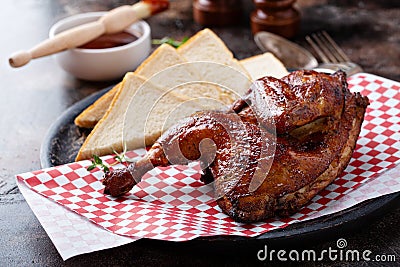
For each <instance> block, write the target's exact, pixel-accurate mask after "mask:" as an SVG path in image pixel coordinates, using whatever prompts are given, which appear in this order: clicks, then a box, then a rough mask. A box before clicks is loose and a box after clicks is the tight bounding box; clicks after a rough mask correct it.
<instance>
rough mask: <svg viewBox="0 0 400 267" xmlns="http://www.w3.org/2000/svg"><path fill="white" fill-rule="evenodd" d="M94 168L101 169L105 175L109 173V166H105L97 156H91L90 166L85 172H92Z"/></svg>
mask: <svg viewBox="0 0 400 267" xmlns="http://www.w3.org/2000/svg"><path fill="white" fill-rule="evenodd" d="M96 167H98V168H100V169H103V171H104V172H105V173H106V172H109V171H110V168H109V166H107V163H104V162H103V160H102V159H101V158H100V157H99V156H97V155H93V159H92V165H90V166H89V167H88V168H87V170H88V171H92V170H93V169H94V168H96Z"/></svg>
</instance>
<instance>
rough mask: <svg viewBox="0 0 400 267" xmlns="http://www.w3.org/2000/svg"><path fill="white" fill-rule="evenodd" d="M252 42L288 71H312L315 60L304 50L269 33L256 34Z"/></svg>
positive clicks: (315, 64) (316, 62)
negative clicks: (274, 57) (269, 53)
mask: <svg viewBox="0 0 400 267" xmlns="http://www.w3.org/2000/svg"><path fill="white" fill-rule="evenodd" d="M254 41H255V42H256V44H257V46H258V47H259V48H260V49H261V50H262V51H263V52H272V53H273V54H274V55H275V56H276V57H278V58H279V59H280V60H281V61H282V63H283V64H284V65H285V67H286V68H288V69H313V68H316V67H317V66H318V61H317V59H316V58H315V57H314V56H313V55H312V54H311V53H310V52H308V51H307V50H306V49H305V48H303V47H301V46H299V45H298V44H296V43H293V42H291V41H289V40H287V39H285V38H283V37H280V36H278V35H276V34H273V33H270V32H258V33H257V34H256V35H255V36H254Z"/></svg>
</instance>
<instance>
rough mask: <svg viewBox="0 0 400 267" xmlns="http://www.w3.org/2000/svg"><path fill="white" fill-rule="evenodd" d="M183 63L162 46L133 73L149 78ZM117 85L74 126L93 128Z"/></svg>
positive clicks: (170, 47)
mask: <svg viewBox="0 0 400 267" xmlns="http://www.w3.org/2000/svg"><path fill="white" fill-rule="evenodd" d="M184 62H185V61H184V60H183V59H182V58H181V57H180V56H179V55H178V54H177V53H176V51H175V48H173V47H172V46H170V45H167V44H163V45H161V46H160V47H158V48H157V49H156V50H155V51H154V52H153V53H152V54H151V55H150V56H149V57H148V58H147V59H146V60H145V61H143V62H142V64H141V65H140V66H139V67H138V68H137V69H136V71H135V73H137V74H139V75H141V76H144V77H146V78H149V77H151V76H152V75H154V74H155V73H157V72H159V71H161V70H163V69H165V68H168V67H170V66H173V65H176V64H181V63H184ZM119 85H120V84H118V85H116V86H115V87H114V88H113V89H111V90H110V91H108V92H107V93H106V94H104V95H103V96H102V97H100V98H99V99H98V100H97V101H96V102H94V103H93V104H92V105H90V106H89V107H88V108H86V109H85V110H84V111H83V112H82V113H81V114H79V115H78V117H76V119H75V124H76V125H77V126H80V127H84V128H93V127H94V126H95V125H96V123H97V122H98V121H99V120H100V119H101V118H102V117H103V116H104V114H105V113H106V111H107V109H108V107H109V106H110V104H111V101H112V99H113V97H114V96H115V94H116V92H117V91H118V87H119Z"/></svg>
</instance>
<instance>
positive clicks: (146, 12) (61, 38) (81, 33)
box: [8, 0, 169, 68]
mask: <svg viewBox="0 0 400 267" xmlns="http://www.w3.org/2000/svg"><path fill="white" fill-rule="evenodd" d="M168 7H169V1H168V0H142V1H140V2H138V3H136V4H134V5H132V6H129V5H125V6H120V7H117V8H115V9H113V10H111V11H109V12H107V14H105V15H103V16H102V17H101V18H100V19H99V20H97V21H94V22H90V23H86V24H82V25H79V26H77V27H74V28H71V29H69V30H66V31H64V32H61V33H60V34H57V36H55V37H54V38H51V39H47V40H45V41H43V42H42V43H40V44H38V45H37V46H35V47H33V48H32V49H30V50H29V51H19V52H16V53H14V54H13V55H11V57H10V58H9V60H8V61H9V63H10V65H11V66H12V67H15V68H17V67H21V66H23V65H25V64H27V63H28V62H29V61H30V60H31V59H34V58H39V57H43V56H48V55H51V54H55V53H58V52H61V51H64V50H67V49H71V48H75V47H78V46H81V45H83V44H86V43H88V42H90V41H92V40H94V39H96V38H97V37H99V36H101V35H103V34H112V33H118V32H122V31H123V30H124V29H126V28H127V27H128V26H129V25H131V24H132V23H134V22H135V21H138V20H140V19H144V18H147V17H149V16H151V15H154V14H157V13H159V12H162V11H164V10H166V9H168Z"/></svg>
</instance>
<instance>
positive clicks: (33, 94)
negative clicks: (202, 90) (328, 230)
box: [0, 0, 400, 266]
mask: <svg viewBox="0 0 400 267" xmlns="http://www.w3.org/2000/svg"><path fill="white" fill-rule="evenodd" d="M132 2H134V1H122V0H121V1H116V0H108V1H106V0H98V1H92V0H79V1H78V0H68V1H67V0H43V1H35V0H26V1H11V0H4V1H2V3H1V5H2V7H1V9H0V10H1V11H0V14H1V15H0V21H1V23H0V25H1V26H0V27H1V30H2V35H1V37H0V38H1V39H0V40H1V41H2V42H1V43H2V49H1V50H0V55H1V59H2V60H1V62H0V71H1V74H2V75H1V86H2V88H1V92H2V97H1V98H0V113H1V114H2V115H1V117H0V121H1V123H0V125H1V126H0V151H1V153H0V162H1V163H2V166H1V167H0V231H1V233H2V234H1V241H2V242H1V243H0V265H1V266H30V265H36V266H60V265H65V266H86V265H87V266H91V265H93V266H125V265H139V266H165V265H167V266H175V265H183V266H187V265H195V266H197V265H199V266H208V265H222V266H225V265H230V266H231V265H232V266H247V265H248V266H253V265H257V264H269V262H263V263H260V262H257V258H256V254H257V252H258V251H259V250H260V249H262V248H263V246H264V245H266V244H267V242H260V243H257V244H246V243H245V244H238V243H232V244H228V245H227V244H225V245H219V244H206V245H204V244H201V243H196V242H179V243H168V242H161V241H154V240H142V241H138V242H135V243H133V244H129V245H125V246H122V247H119V248H114V249H109V250H106V251H99V252H95V253H91V254H87V255H81V256H77V257H74V258H72V259H70V260H67V261H66V262H63V261H62V259H61V257H60V256H59V254H58V253H57V251H56V249H55V247H54V246H53V244H52V243H51V241H50V239H49V238H48V236H47V234H46V233H45V231H44V230H43V228H42V227H41V225H40V223H39V222H38V220H37V219H36V217H35V216H34V214H33V213H32V211H31V210H30V208H29V206H28V205H27V204H26V202H25V201H24V199H23V197H22V195H21V194H20V192H19V190H18V188H17V187H16V185H15V180H14V175H15V174H17V173H22V172H26V171H31V170H36V169H39V168H40V162H39V149H40V145H41V143H42V140H43V138H44V136H45V133H46V131H47V129H48V127H49V126H50V125H51V124H52V123H53V122H54V121H55V120H56V118H57V117H58V116H59V115H60V114H61V113H62V112H63V111H64V110H65V109H66V108H67V107H69V106H70V105H72V104H73V103H75V102H76V101H78V100H80V99H82V98H84V97H86V96H88V95H89V94H91V93H93V92H96V91H98V90H100V89H101V88H104V87H106V86H109V85H111V84H113V83H115V81H114V82H104V83H91V82H85V81H81V80H76V79H74V78H73V77H71V76H69V75H68V74H66V73H65V72H63V71H62V70H61V69H60V68H59V67H58V66H56V65H55V62H54V61H53V60H52V58H50V57H46V58H43V59H38V60H35V62H32V63H30V64H29V65H28V66H26V67H23V68H21V69H11V68H10V67H9V66H8V63H7V60H6V59H7V58H8V56H9V55H10V54H11V53H12V52H14V51H16V50H19V49H26V48H29V47H31V46H33V45H35V44H36V43H38V42H40V41H41V40H43V39H45V38H46V37H47V32H48V29H49V28H50V26H51V25H52V24H53V23H54V22H56V21H57V20H59V19H60V18H62V17H65V16H68V15H72V14H76V13H80V12H86V11H99V10H108V9H111V8H113V7H116V6H119V5H122V4H132ZM243 3H244V7H245V8H244V16H243V23H242V24H241V25H240V26H235V27H225V28H212V29H213V30H215V32H216V33H217V34H219V35H220V36H221V38H222V39H223V40H224V41H225V42H226V43H227V45H228V46H229V48H230V49H231V50H232V51H233V52H234V54H235V56H236V57H237V58H239V59H241V58H245V57H248V56H251V55H254V54H257V53H260V52H261V51H259V50H258V48H257V47H256V45H255V43H254V42H253V37H252V35H251V33H250V27H249V24H248V16H249V13H250V11H251V10H252V9H253V6H252V4H251V1H243ZM297 5H298V7H299V8H300V10H301V13H302V29H301V32H300V33H299V34H298V36H297V37H296V38H295V39H294V40H295V41H296V42H298V43H299V44H302V45H305V42H304V36H305V35H307V34H309V33H312V32H314V31H317V30H322V29H325V30H327V31H328V32H329V33H330V34H331V35H332V37H333V38H334V39H335V40H336V41H337V42H338V43H339V45H340V46H341V47H342V48H343V49H344V51H345V52H346V53H347V54H348V55H349V57H350V58H351V60H353V61H354V62H357V63H358V64H360V65H361V66H362V67H363V68H364V69H365V71H366V72H369V73H373V74H377V75H380V76H383V77H386V78H389V79H393V80H397V81H399V80H400V63H399V62H400V61H399V59H400V4H399V2H398V1H396V0H391V1H390V0H380V1H377V0H371V1H351V0H320V1H317V0H308V1H307V0H299V1H297ZM171 6H172V8H171V9H170V10H169V11H167V12H165V13H163V14H160V15H159V16H157V17H153V18H150V19H148V21H149V23H150V25H151V27H152V35H153V38H161V37H164V36H165V35H169V36H171V37H174V38H175V39H180V38H182V37H184V36H190V35H192V34H194V33H195V32H196V31H198V30H200V29H201V28H202V27H201V26H199V25H196V24H195V23H194V22H193V20H192V12H191V1H188V0H176V1H174V2H173V3H172V5H171ZM398 204H399V201H398V199H397V200H396V201H394V202H392V203H391V204H390V205H389V206H387V207H385V208H384V209H383V210H382V211H381V212H380V213H379V214H377V216H375V218H374V219H369V220H366V221H365V222H363V223H362V224H361V227H358V228H357V229H347V230H346V231H344V230H343V231H342V230H338V232H337V233H336V234H334V235H329V236H317V237H314V238H313V239H310V240H298V242H295V243H293V244H285V243H283V244H275V245H274V246H271V249H276V250H278V249H279V248H285V249H290V248H302V249H314V250H316V251H321V250H323V249H328V247H334V246H335V244H336V240H337V238H339V237H343V238H345V239H346V240H347V242H348V246H349V247H351V248H353V249H358V250H365V249H369V250H371V251H373V253H374V254H386V255H388V254H393V255H396V259H397V265H398V262H399V261H400V232H399V231H398V229H397V228H398V225H399V224H400V212H399V211H400V207H399V205H398ZM268 245H271V244H269V243H268ZM274 263H275V264H276V265H281V264H282V265H284V264H283V263H282V262H274ZM293 264H295V263H293ZM302 264H304V265H305V266H338V265H345V266H347V265H348V266H360V265H371V266H381V265H382V263H378V262H369V263H366V262H302ZM386 265H393V266H394V265H396V264H395V263H391V264H389V263H386Z"/></svg>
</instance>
